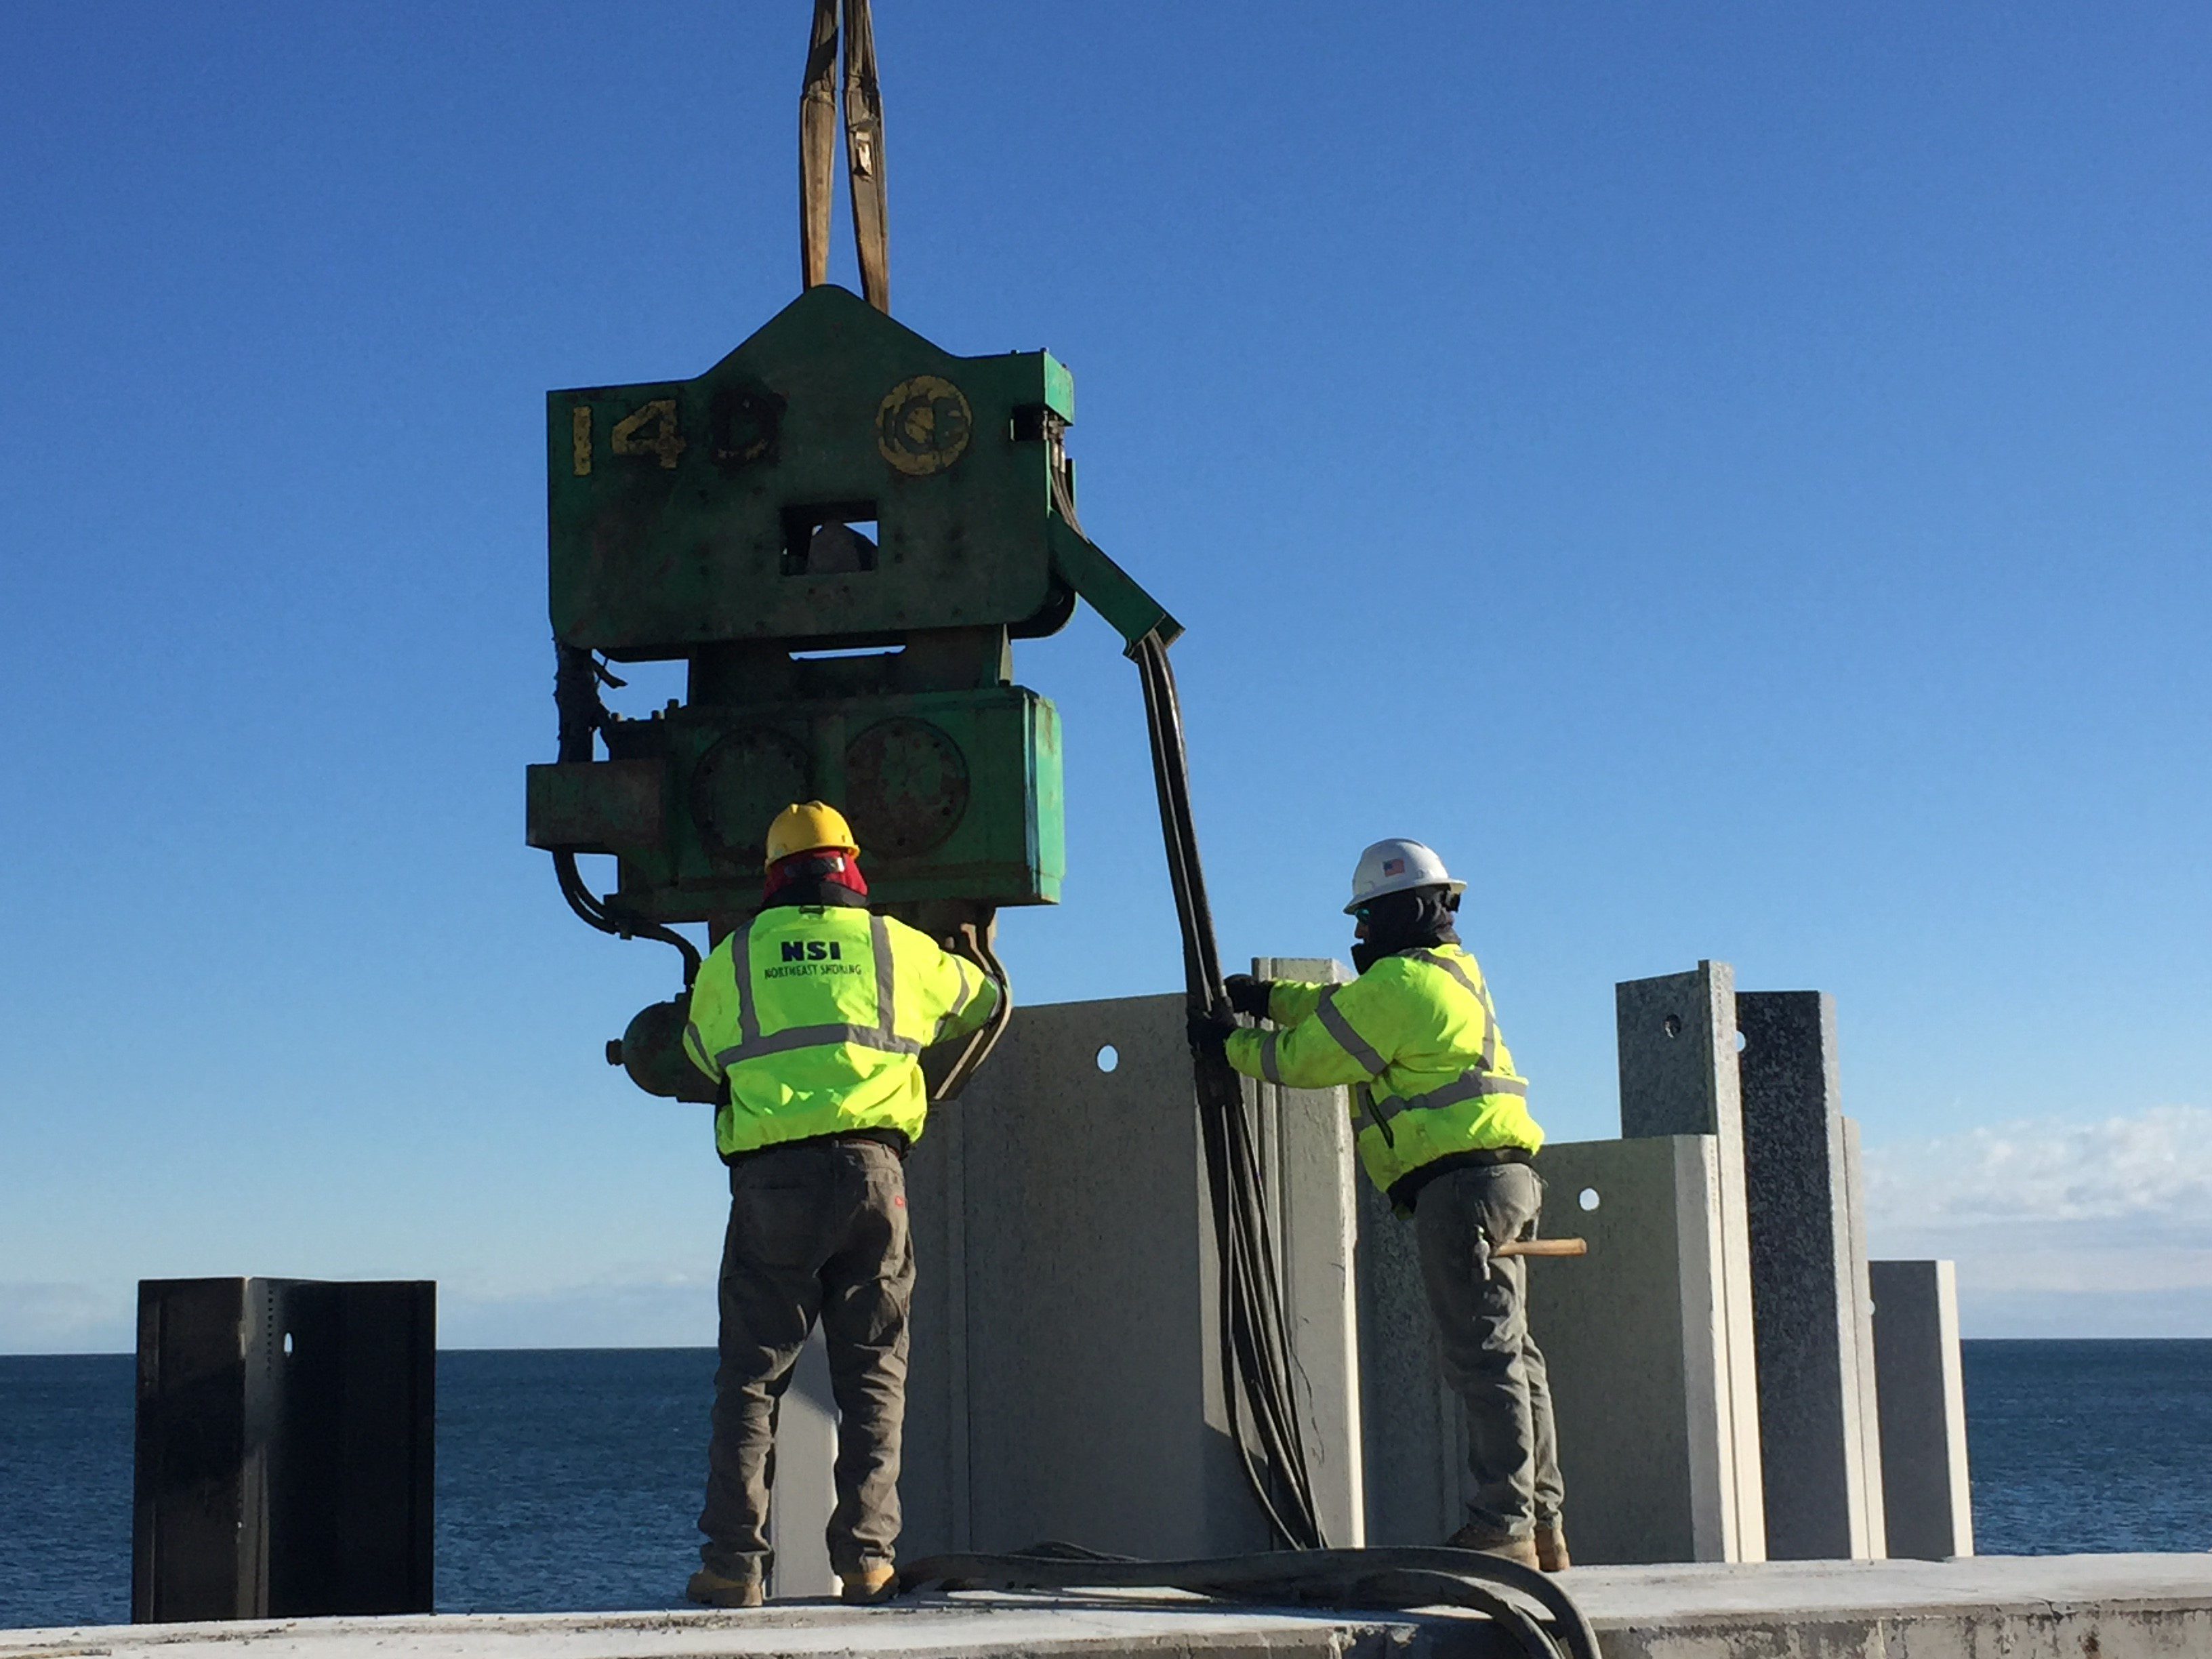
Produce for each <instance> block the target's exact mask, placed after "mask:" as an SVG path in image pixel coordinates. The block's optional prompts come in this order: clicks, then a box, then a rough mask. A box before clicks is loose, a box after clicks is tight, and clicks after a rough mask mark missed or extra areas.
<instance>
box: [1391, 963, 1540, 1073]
mask: <svg viewBox="0 0 2212 1659" xmlns="http://www.w3.org/2000/svg"><path fill="white" fill-rule="evenodd" d="M1406 954H1407V956H1409V957H1413V959H1414V960H1415V961H1416V962H1425V963H1428V964H1429V966H1430V967H1431V968H1441V969H1443V970H1444V972H1446V973H1448V974H1449V975H1451V976H1452V977H1453V978H1454V979H1455V980H1457V981H1459V982H1460V985H1461V987H1462V988H1463V989H1464V990H1465V991H1466V992H1467V994H1468V995H1469V996H1471V997H1473V998H1474V1000H1475V1001H1476V1002H1478V1003H1480V1005H1481V1006H1482V1069H1483V1070H1485V1071H1486V1072H1487V1071H1492V1070H1494V1069H1495V1068H1496V1066H1497V1065H1498V1010H1497V1008H1496V1007H1495V1006H1492V1003H1491V1000H1490V987H1489V986H1487V985H1478V984H1477V983H1475V981H1473V980H1471V979H1469V978H1468V975H1467V969H1464V968H1462V966H1460V964H1459V963H1456V962H1455V961H1453V960H1452V958H1451V957H1448V956H1444V955H1443V954H1442V953H1441V952H1439V951H1407V952H1406ZM1446 1086H1448V1087H1449V1086H1450V1085H1446ZM1499 1092H1501V1093H1504V1092H1506V1091H1499ZM1523 1092H1524V1093H1525V1092H1526V1091H1523Z"/></svg>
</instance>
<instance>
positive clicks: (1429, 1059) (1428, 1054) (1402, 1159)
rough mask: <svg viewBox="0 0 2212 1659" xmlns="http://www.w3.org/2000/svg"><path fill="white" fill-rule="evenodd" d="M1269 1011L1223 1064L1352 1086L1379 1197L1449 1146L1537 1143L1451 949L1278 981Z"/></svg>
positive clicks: (1475, 980)
mask: <svg viewBox="0 0 2212 1659" xmlns="http://www.w3.org/2000/svg"><path fill="white" fill-rule="evenodd" d="M1267 1017H1268V1018H1270V1019H1271V1020H1273V1022H1274V1024H1276V1026H1277V1027H1278V1028H1279V1029H1277V1030H1272V1031H1238V1032H1236V1033H1235V1034H1234V1035H1232V1036H1231V1037H1230V1039H1229V1063H1230V1064H1231V1066H1235V1067H1236V1068H1237V1070H1238V1071H1240V1072H1242V1073H1244V1074H1245V1075H1246V1076H1247V1077H1256V1078H1263V1079H1266V1080H1267V1081H1268V1082H1270V1083H1279V1084H1281V1085H1284V1086H1285V1087H1286V1088H1291V1089H1324V1088H1332V1087H1335V1086H1337V1085H1344V1084H1349V1085H1352V1133H1353V1135H1354V1137H1355V1138H1356V1139H1357V1142H1358V1147H1359V1161H1360V1162H1361V1163H1362V1164H1364V1165H1365V1166H1366V1170H1367V1173H1368V1175H1369V1176H1370V1177H1371V1178H1372V1179H1373V1181H1374V1182H1375V1184H1376V1186H1377V1187H1380V1188H1382V1189H1383V1191H1384V1192H1386V1193H1387V1192H1389V1190H1390V1189H1391V1188H1393V1187H1395V1185H1397V1183H1398V1182H1401V1181H1402V1180H1404V1179H1405V1178H1406V1176H1408V1175H1411V1174H1412V1173H1413V1171H1414V1170H1418V1169H1419V1168H1420V1167H1421V1166H1422V1165H1424V1164H1431V1163H1433V1162H1434V1161H1435V1160H1436V1159H1437V1158H1447V1157H1449V1156H1450V1155H1451V1154H1452V1153H1454V1152H1480V1151H1493V1150H1498V1149H1500V1148H1504V1147H1520V1148H1522V1149H1524V1150H1526V1151H1528V1152H1534V1151H1535V1150H1536V1149H1537V1148H1538V1147H1540V1146H1542V1145H1543V1144H1544V1132H1543V1131H1542V1130H1541V1129H1540V1128H1538V1127H1536V1120H1535V1119H1534V1118H1533V1117H1531V1116H1529V1115H1528V1083H1527V1081H1526V1080H1525V1079H1522V1077H1521V1076H1519V1075H1518V1074H1517V1073H1516V1072H1515V1071H1514V1069H1513V1056H1512V1054H1511V1053H1510V1052H1509V1051H1508V1050H1507V1048H1506V1047H1505V1043H1504V1039H1503V1038H1501V1037H1500V1036H1498V1017H1497V1014H1496V1012H1495V1011H1494V1010H1493V1009H1492V1006H1491V1002H1490V987H1488V986H1486V985H1485V984H1484V983H1483V981H1482V969H1480V967H1478V966H1477V965H1476V964H1475V960H1474V957H1472V956H1470V955H1469V954H1468V952H1467V951H1463V950H1462V949H1461V948H1460V947H1459V946H1458V945H1432V946H1429V947H1425V948H1423V949H1419V950H1413V951H1401V952H1399V954H1397V955H1396V956H1394V957H1383V960H1382V961H1380V962H1378V963H1375V964H1374V966H1372V967H1371V968H1370V969H1368V970H1367V971H1366V972H1365V973H1364V974H1362V975H1360V976H1359V977H1358V979H1356V980H1354V981H1352V983H1351V984H1349V985H1310V984H1307V983H1304V982H1303V981H1296V980H1277V981H1275V989H1274V994H1273V997H1272V998H1270V1000H1269V1001H1268V1005H1267Z"/></svg>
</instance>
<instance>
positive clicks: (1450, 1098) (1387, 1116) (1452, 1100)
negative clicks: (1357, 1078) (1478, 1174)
mask: <svg viewBox="0 0 2212 1659" xmlns="http://www.w3.org/2000/svg"><path fill="white" fill-rule="evenodd" d="M1486 1095H1514V1096H1517V1097H1521V1098H1522V1099H1526V1098H1527V1097H1528V1080H1527V1079H1524V1078H1517V1077H1508V1076H1506V1075H1505V1074H1504V1073H1502V1072H1486V1071H1484V1070H1483V1069H1482V1068H1481V1067H1480V1066H1475V1067H1474V1068H1473V1069H1472V1070H1469V1071H1465V1072H1462V1073H1460V1074H1459V1075H1458V1076H1457V1077H1455V1078H1454V1079H1452V1080H1451V1081H1450V1082H1449V1083H1447V1084H1445V1085H1443V1087H1442V1088H1440V1089H1431V1090H1430V1091H1428V1093H1426V1094H1425V1095H1407V1096H1405V1097H1402V1098H1401V1097H1386V1098H1384V1099H1381V1100H1375V1101H1370V1102H1368V1103H1366V1105H1367V1108H1368V1109H1367V1111H1366V1112H1364V1113H1362V1114H1361V1115H1360V1117H1359V1119H1358V1127H1357V1128H1355V1129H1354V1130H1353V1133H1355V1134H1356V1133H1358V1129H1359V1128H1364V1127H1366V1126H1367V1125H1368V1124H1369V1123H1373V1124H1375V1125H1376V1127H1382V1126H1383V1125H1384V1124H1386V1123H1388V1122H1389V1121H1390V1120H1391V1119H1392V1118H1394V1117H1395V1116H1397V1115H1398V1114H1399V1113H1401V1112H1435V1111H1441V1110H1443V1109H1444V1108H1446V1107H1448V1106H1458V1105H1461V1104H1462V1103H1465V1102H1468V1101H1470V1100H1480V1099H1481V1098H1482V1097H1484V1096H1486Z"/></svg>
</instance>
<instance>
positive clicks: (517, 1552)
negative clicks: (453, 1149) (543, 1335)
mask: <svg viewBox="0 0 2212 1659" xmlns="http://www.w3.org/2000/svg"><path fill="white" fill-rule="evenodd" d="M713 1377H714V1354H713V1352H711V1351H710V1350H707V1349H689V1348H684V1349H596V1350H584V1351H555V1350H538V1351H529V1350H525V1351H498V1352H445V1353H441V1354H440V1355H439V1356H438V1498H437V1501H438V1522H437V1524H438V1606H439V1607H440V1608H441V1610H445V1611H451V1612H465V1611H484V1612H489V1611H509V1612H532V1611H562V1610H586V1609H594V1608H610V1609H611V1608H630V1607H667V1606H673V1605H677V1604H678V1598H679V1597H680V1594H681V1591H682V1589H683V1583H684V1576H685V1575H686V1574H687V1573H688V1572H689V1571H690V1569H691V1567H692V1565H694V1564H695V1562H696V1556H695V1555H694V1553H693V1551H694V1549H695V1547H696V1534H695V1533H694V1532H693V1530H692V1527H693V1521H694V1518H695V1517H696V1515H697V1512H698V1508H699V1494H700V1485H701V1481H702V1478H703V1473H704V1470H703V1464H704V1458H705V1448H706V1441H707V1407H708V1398H709V1395H710V1391H711V1388H712V1383H713ZM131 1388H132V1364H131V1357H130V1356H129V1355H127V1354H95V1355H88V1356H74V1357H63V1358H0V1626H19V1627H20V1626H45V1625H73V1624H108V1623H119V1622H121V1621H123V1620H127V1619H128V1618H129V1617H130V1616H131V1589H130V1577H131ZM1966 1425H1967V1442H1968V1453H1969V1456H1970V1457H1971V1459H1972V1470H1973V1493H1974V1529H1975V1541H1976V1545H1977V1547H1978V1549H1979V1550H1980V1551H1981V1553H1984V1554H1990V1555H2037V1554H2063V1553H2075V1552H2084V1551H2107V1550H2207V1549H2212V1341H2188V1342H2180V1341H2177V1342H2155V1341H2129V1342H1969V1343H1967V1344H1966Z"/></svg>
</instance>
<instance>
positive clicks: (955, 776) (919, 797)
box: [845, 717, 968, 859]
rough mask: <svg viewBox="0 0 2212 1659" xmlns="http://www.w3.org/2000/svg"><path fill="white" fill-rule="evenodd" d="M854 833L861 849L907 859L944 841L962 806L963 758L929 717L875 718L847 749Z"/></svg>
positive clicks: (965, 790) (965, 801) (957, 821)
mask: <svg viewBox="0 0 2212 1659" xmlns="http://www.w3.org/2000/svg"><path fill="white" fill-rule="evenodd" d="M845 792H846V798H847V799H848V800H849V801H850V802H851V804H852V816H853V836H854V839H855V840H856V841H858V842H860V847H861V849H862V851H863V853H864V854H866V853H871V852H872V853H875V854H878V855H879V856H882V857H884V858H894V859H903V858H913V857H915V856H917V855H919V854H923V853H927V852H930V851H932V850H933V849H934V848H939V847H941V846H943V845H944V843H945V838H946V837H947V836H951V833H952V832H953V831H954V830H955V829H958V828H959V827H960V820H961V819H962V818H963V817H966V816H967V812H968V760H967V757H965V756H963V754H962V753H961V752H960V745H959V744H956V743H955V742H953V741H952V739H951V737H950V736H948V735H947V734H946V733H945V731H944V730H943V729H942V728H941V727H939V726H933V725H931V724H930V723H929V722H928V721H927V720H913V719H908V718H905V717H895V718H893V719H890V720H878V721H877V722H876V723H875V724H874V725H873V726H870V727H869V728H868V729H867V730H866V731H865V732H861V733H860V736H859V737H857V738H854V739H853V741H852V743H851V744H849V745H848V747H847V748H846V750H845Z"/></svg>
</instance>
